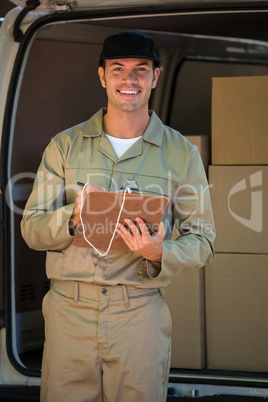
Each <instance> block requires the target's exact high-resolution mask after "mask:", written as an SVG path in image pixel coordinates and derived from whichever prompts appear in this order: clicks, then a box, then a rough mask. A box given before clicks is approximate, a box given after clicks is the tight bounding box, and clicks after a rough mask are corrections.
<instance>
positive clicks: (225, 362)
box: [205, 254, 268, 372]
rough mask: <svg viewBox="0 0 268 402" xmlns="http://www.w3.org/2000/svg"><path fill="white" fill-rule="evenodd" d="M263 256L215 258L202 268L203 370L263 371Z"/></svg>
mask: <svg viewBox="0 0 268 402" xmlns="http://www.w3.org/2000/svg"><path fill="white" fill-rule="evenodd" d="M267 288H268V255H261V254H260V255H257V254H255V255H251V254H216V255H215V258H214V260H213V261H212V263H211V264H209V265H208V266H207V267H206V268H205V289H206V336H207V343H206V347H207V368H209V369H221V370H243V371H259V372H263V371H267V370H268V292H267Z"/></svg>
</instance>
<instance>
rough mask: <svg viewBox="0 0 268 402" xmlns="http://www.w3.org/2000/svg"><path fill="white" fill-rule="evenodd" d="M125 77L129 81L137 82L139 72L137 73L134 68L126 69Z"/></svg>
mask: <svg viewBox="0 0 268 402" xmlns="http://www.w3.org/2000/svg"><path fill="white" fill-rule="evenodd" d="M123 79H124V80H125V81H127V82H134V83H136V82H137V74H136V73H135V71H132V70H130V71H126V72H125V74H124V77H123Z"/></svg>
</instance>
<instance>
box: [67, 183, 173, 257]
mask: <svg viewBox="0 0 268 402" xmlns="http://www.w3.org/2000/svg"><path fill="white" fill-rule="evenodd" d="M123 197H124V193H123V192H109V191H91V192H89V193H87V194H86V195H85V199H84V204H83V208H82V212H81V215H82V221H83V226H84V231H85V236H86V238H87V239H88V241H89V242H90V243H92V244H93V245H94V247H96V248H97V249H102V250H106V249H107V248H108V246H109V243H110V241H111V238H112V236H113V233H114V230H115V225H116V222H117V219H118V214H119V212H120V208H121V205H122V203H123ZM167 204H168V198H167V197H163V196H151V195H144V194H140V193H134V192H132V193H126V194H125V203H124V207H123V210H122V212H121V216H120V220H119V221H120V222H121V223H124V219H125V218H129V219H132V220H133V221H135V218H137V217H140V218H142V219H143V220H144V221H145V223H146V224H147V227H148V229H149V231H150V233H154V232H156V231H157V230H158V227H159V225H160V222H161V220H162V217H163V215H164V212H165V209H166V207H167ZM73 245H75V246H77V247H91V246H90V245H89V244H88V243H87V241H86V240H85V238H84V234H83V230H82V225H81V224H79V225H78V227H77V233H76V235H75V237H74V241H73ZM111 250H125V251H129V248H128V246H127V245H126V243H125V242H124V241H123V240H122V238H121V237H120V235H119V234H117V233H116V235H115V237H114V239H113V242H112V244H111Z"/></svg>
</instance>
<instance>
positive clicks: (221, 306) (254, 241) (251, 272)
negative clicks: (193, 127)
mask: <svg viewBox="0 0 268 402" xmlns="http://www.w3.org/2000/svg"><path fill="white" fill-rule="evenodd" d="M211 139H212V166H210V167H209V184H210V191H211V199H212V206H213V212H214V218H215V225H216V232H217V237H216V242H215V248H216V256H215V258H214V261H213V262H212V263H211V264H210V265H208V266H207V267H206V269H205V289H206V292H205V300H206V349H207V367H208V368H212V369H229V370H243V371H260V372H262V371H267V369H268V292H267V289H268V214H267V206H268V77H267V76H262V77H239V78H237V77H236V78H213V82H212V138H211Z"/></svg>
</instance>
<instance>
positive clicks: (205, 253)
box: [147, 147, 215, 279]
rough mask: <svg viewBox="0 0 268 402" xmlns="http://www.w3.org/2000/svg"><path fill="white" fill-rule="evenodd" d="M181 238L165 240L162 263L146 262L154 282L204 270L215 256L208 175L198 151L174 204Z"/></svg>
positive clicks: (194, 152) (175, 219)
mask: <svg viewBox="0 0 268 402" xmlns="http://www.w3.org/2000/svg"><path fill="white" fill-rule="evenodd" d="M173 218H174V223H175V227H176V229H177V233H178V236H177V238H176V239H174V240H170V239H169V240H164V241H163V246H162V262H161V263H156V262H152V261H147V269H148V274H149V276H150V277H151V278H153V279H154V278H158V279H159V278H163V279H164V278H168V277H169V278H171V277H172V276H174V275H176V274H178V273H180V272H182V271H183V270H185V269H187V270H188V269H193V268H201V267H202V266H204V265H205V264H207V263H209V262H211V260H212V258H213V256H214V246H213V242H214V239H215V225H214V219H213V213H212V206H211V200H210V193H209V185H208V182H207V178H206V173H205V170H204V167H203V163H202V160H201V157H200V154H199V151H198V149H197V147H194V148H193V151H192V152H191V155H190V159H189V163H188V167H187V171H186V175H185V179H184V181H183V183H182V184H180V185H179V186H178V187H177V189H176V191H175V196H174V200H173Z"/></svg>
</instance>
